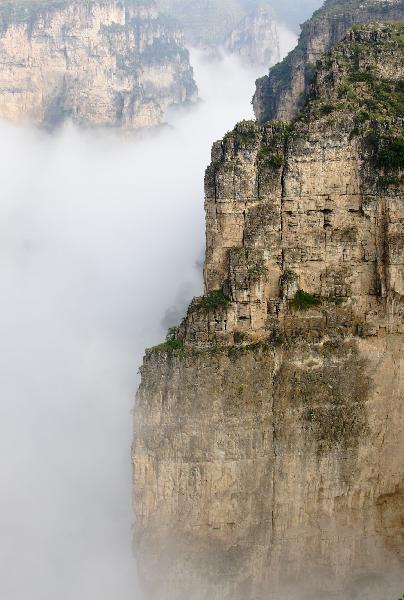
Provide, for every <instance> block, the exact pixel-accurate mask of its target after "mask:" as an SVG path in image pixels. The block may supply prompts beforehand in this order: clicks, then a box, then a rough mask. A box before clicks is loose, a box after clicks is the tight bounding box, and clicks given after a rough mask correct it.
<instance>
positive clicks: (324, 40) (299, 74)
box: [253, 0, 404, 123]
mask: <svg viewBox="0 0 404 600" xmlns="http://www.w3.org/2000/svg"><path fill="white" fill-rule="evenodd" d="M400 19H404V4H403V2H402V0H327V1H326V2H325V4H324V6H323V7H322V8H320V9H319V10H318V11H316V12H315V13H314V15H313V17H312V18H311V19H309V20H308V21H307V22H306V23H304V24H303V26H302V31H301V35H300V39H299V43H298V45H297V47H296V48H295V49H294V50H293V51H292V52H291V53H290V54H289V55H288V56H287V57H286V58H285V59H284V60H283V61H282V62H281V63H280V64H278V65H276V66H275V67H273V68H272V69H271V70H270V72H269V75H267V76H265V77H262V78H261V79H258V80H257V83H256V92H255V95H254V98H253V104H254V111H255V115H256V117H257V119H258V121H259V122H260V123H265V121H269V120H271V119H281V120H282V119H285V120H288V119H292V118H293V117H294V116H295V115H296V113H297V112H298V110H300V108H302V106H303V105H304V103H305V101H306V99H307V94H308V92H309V89H310V84H311V82H312V78H313V74H314V69H315V65H316V61H317V60H318V59H320V58H321V55H322V54H323V53H324V52H325V51H326V50H329V49H330V48H332V47H333V46H334V45H335V44H336V43H337V42H339V41H340V40H341V38H342V37H343V36H344V35H345V34H346V32H347V31H348V30H349V29H350V28H351V27H352V26H353V25H355V24H357V23H369V22H372V21H374V22H380V21H389V20H390V21H398V20H400Z"/></svg>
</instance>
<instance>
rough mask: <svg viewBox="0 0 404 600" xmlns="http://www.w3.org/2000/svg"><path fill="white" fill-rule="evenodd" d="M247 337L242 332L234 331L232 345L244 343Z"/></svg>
mask: <svg viewBox="0 0 404 600" xmlns="http://www.w3.org/2000/svg"><path fill="white" fill-rule="evenodd" d="M246 337H247V335H246V333H244V331H235V332H234V343H235V344H242V343H243V342H245V339H246Z"/></svg>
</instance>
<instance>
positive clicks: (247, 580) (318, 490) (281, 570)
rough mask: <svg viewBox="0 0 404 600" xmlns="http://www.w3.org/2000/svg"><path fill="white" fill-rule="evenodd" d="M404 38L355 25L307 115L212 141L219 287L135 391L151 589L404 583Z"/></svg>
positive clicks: (391, 590)
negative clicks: (403, 136)
mask: <svg viewBox="0 0 404 600" xmlns="http://www.w3.org/2000/svg"><path fill="white" fill-rule="evenodd" d="M403 40H404V28H403V25H401V24H398V25H380V26H376V25H371V26H364V27H361V28H356V29H355V31H353V32H351V33H349V35H348V36H347V37H346V38H345V39H344V40H343V41H342V43H341V44H339V45H338V46H336V48H335V49H334V50H332V51H331V52H330V53H329V54H327V55H325V56H324V57H323V58H322V59H321V61H320V62H319V63H318V66H317V70H316V73H315V76H314V83H313V86H312V90H311V96H310V101H309V102H308V104H307V106H306V108H305V110H304V111H303V112H302V113H301V114H300V115H299V117H298V119H296V120H295V121H294V122H293V123H282V122H270V123H267V124H265V125H264V126H259V125H256V124H255V123H253V122H243V123H240V124H238V125H237V126H236V127H235V129H234V131H232V132H230V133H229V134H227V135H226V136H225V138H224V139H223V140H222V141H220V142H217V143H216V144H215V145H214V147H213V151H212V163H211V165H210V166H209V168H208V169H207V172H206V181H205V189H206V204H205V206H206V235H207V249H206V261H205V286H206V294H205V295H204V297H202V298H197V299H195V300H194V301H193V302H192V304H191V306H190V308H189V311H188V314H187V317H186V318H185V320H184V321H183V323H182V324H181V326H180V328H179V329H178V330H175V329H174V330H172V331H170V333H169V336H168V338H167V342H166V343H165V344H162V345H161V346H160V347H158V348H154V349H151V350H149V351H147V353H146V357H145V360H144V364H143V367H142V383H141V386H140V389H139V392H138V395H137V402H136V410H135V441H134V447H133V463H134V509H135V512H136V548H137V556H138V562H139V569H140V573H141V575H142V578H143V582H144V588H145V590H146V591H147V594H148V598H151V599H153V600H157V599H158V600H160V599H163V598H164V599H165V600H172V599H175V600H179V599H181V600H185V598H192V600H202V599H203V600H205V599H206V600H207V599H208V598H209V599H214V600H224V599H226V600H253V599H254V600H264V599H265V600H284V599H285V598H288V599H293V600H296V599H309V598H310V600H320V599H321V600H323V599H324V598H333V599H334V600H348V599H349V600H353V599H355V598H364V597H365V598H366V599H367V600H387V599H391V598H394V597H395V596H398V595H399V594H400V593H402V591H403V585H404V575H403V573H404V522H403V514H404V459H403V457H404V436H403V433H404V345H403V333H404V228H403V224H404V202H403V196H402V191H403V162H404V156H403V152H404V147H403V139H402V123H403V87H402V82H403V75H404V67H403V65H404V61H403Z"/></svg>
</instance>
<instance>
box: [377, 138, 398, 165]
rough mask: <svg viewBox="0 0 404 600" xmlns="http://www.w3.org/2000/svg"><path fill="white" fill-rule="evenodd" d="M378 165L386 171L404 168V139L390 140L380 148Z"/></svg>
mask: <svg viewBox="0 0 404 600" xmlns="http://www.w3.org/2000/svg"><path fill="white" fill-rule="evenodd" d="M378 162H379V165H381V166H382V167H385V168H386V169H395V168H399V167H403V166H404V138H395V139H393V140H391V141H390V142H389V143H388V145H387V146H386V147H385V148H382V149H381V150H380V152H379V156H378Z"/></svg>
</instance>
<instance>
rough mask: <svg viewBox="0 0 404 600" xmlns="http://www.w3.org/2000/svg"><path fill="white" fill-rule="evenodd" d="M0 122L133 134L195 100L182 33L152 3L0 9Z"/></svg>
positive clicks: (20, 4) (98, 0) (66, 2)
mask: <svg viewBox="0 0 404 600" xmlns="http://www.w3.org/2000/svg"><path fill="white" fill-rule="evenodd" d="M0 27H1V33H0V63H1V68H0V118H2V119H8V120H11V121H14V122H21V121H28V122H33V123H36V124H38V125H43V126H46V127H51V128H52V127H54V126H55V125H57V124H59V123H60V122H62V121H64V120H65V119H66V118H69V119H71V120H72V121H73V122H74V123H77V124H79V125H83V126H111V127H122V128H125V129H138V128H142V127H150V126H155V125H158V124H159V123H161V121H162V118H163V114H164V111H165V109H166V108H167V107H168V106H170V105H172V104H181V103H183V102H188V101H190V100H192V99H194V98H195V94H196V86H195V83H194V80H193V73H192V69H191V67H190V64H189V56H188V52H187V50H186V49H185V47H184V45H183V39H182V34H181V33H180V32H179V31H178V30H176V29H175V28H173V27H172V26H171V25H169V24H168V23H167V22H166V20H165V19H164V18H162V17H161V16H160V15H159V13H158V12H157V10H156V8H155V6H154V3H153V2H149V1H146V0H145V1H143V2H138V1H135V0H125V1H124V2H119V1H118V0H111V1H109V0H108V1H104V0H86V1H84V2H81V1H79V0H72V1H70V0H61V1H58V0H55V1H52V2H49V1H41V0H39V1H34V2H25V1H23V0H17V1H16V2H9V1H6V2H2V3H1V5H0Z"/></svg>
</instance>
